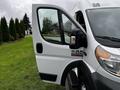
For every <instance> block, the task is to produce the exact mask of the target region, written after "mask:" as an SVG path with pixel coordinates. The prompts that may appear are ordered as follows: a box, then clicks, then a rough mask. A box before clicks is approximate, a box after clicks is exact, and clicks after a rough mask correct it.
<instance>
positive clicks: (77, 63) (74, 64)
mask: <svg viewBox="0 0 120 90" xmlns="http://www.w3.org/2000/svg"><path fill="white" fill-rule="evenodd" d="M75 67H82V69H83V70H85V71H86V74H91V71H90V69H89V68H88V66H87V65H86V63H85V62H84V61H74V62H71V63H70V64H68V65H67V66H66V68H65V69H64V71H63V74H62V78H61V85H62V86H64V85H65V80H66V77H67V74H68V73H69V72H70V70H72V69H74V68H75Z"/></svg>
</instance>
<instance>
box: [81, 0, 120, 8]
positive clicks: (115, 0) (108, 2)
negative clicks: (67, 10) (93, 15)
mask: <svg viewBox="0 0 120 90" xmlns="http://www.w3.org/2000/svg"><path fill="white" fill-rule="evenodd" d="M79 2H80V3H81V4H83V5H84V6H83V7H86V5H87V8H96V7H120V0H79Z"/></svg>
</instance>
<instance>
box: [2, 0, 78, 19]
mask: <svg viewBox="0 0 120 90" xmlns="http://www.w3.org/2000/svg"><path fill="white" fill-rule="evenodd" d="M69 1H70V2H71V4H72V3H73V2H75V1H77V0H69ZM58 2H59V3H58ZM67 3H68V0H0V18H1V17H3V16H5V17H6V18H7V21H9V20H10V18H11V17H12V18H16V17H17V18H19V19H22V18H23V16H24V14H25V13H27V14H28V16H29V17H30V20H32V18H31V16H32V4H55V5H59V6H62V7H66V6H67V7H70V6H68V5H66V4H67Z"/></svg>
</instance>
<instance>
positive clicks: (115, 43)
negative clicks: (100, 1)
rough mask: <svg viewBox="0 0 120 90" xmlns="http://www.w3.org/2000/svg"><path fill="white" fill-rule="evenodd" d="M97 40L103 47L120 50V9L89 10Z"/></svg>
mask: <svg viewBox="0 0 120 90" xmlns="http://www.w3.org/2000/svg"><path fill="white" fill-rule="evenodd" d="M87 15H88V19H89V22H90V26H91V29H92V32H93V35H94V37H95V39H96V40H97V41H98V42H99V43H101V44H102V45H105V46H109V47H117V48H120V8H109V9H108V8H105V9H91V10H87Z"/></svg>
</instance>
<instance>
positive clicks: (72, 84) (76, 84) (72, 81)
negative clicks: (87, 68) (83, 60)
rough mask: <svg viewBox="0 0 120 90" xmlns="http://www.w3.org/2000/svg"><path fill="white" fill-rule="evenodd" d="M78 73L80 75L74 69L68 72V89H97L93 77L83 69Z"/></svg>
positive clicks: (66, 83)
mask: <svg viewBox="0 0 120 90" xmlns="http://www.w3.org/2000/svg"><path fill="white" fill-rule="evenodd" d="M78 70H80V69H78ZM78 73H79V75H78V77H77V75H76V74H75V72H74V71H70V72H69V73H68V75H67V78H66V81H65V88H66V90H95V89H94V86H93V82H92V79H91V77H90V76H89V75H88V74H86V73H84V71H82V72H81V70H80V71H78Z"/></svg>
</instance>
